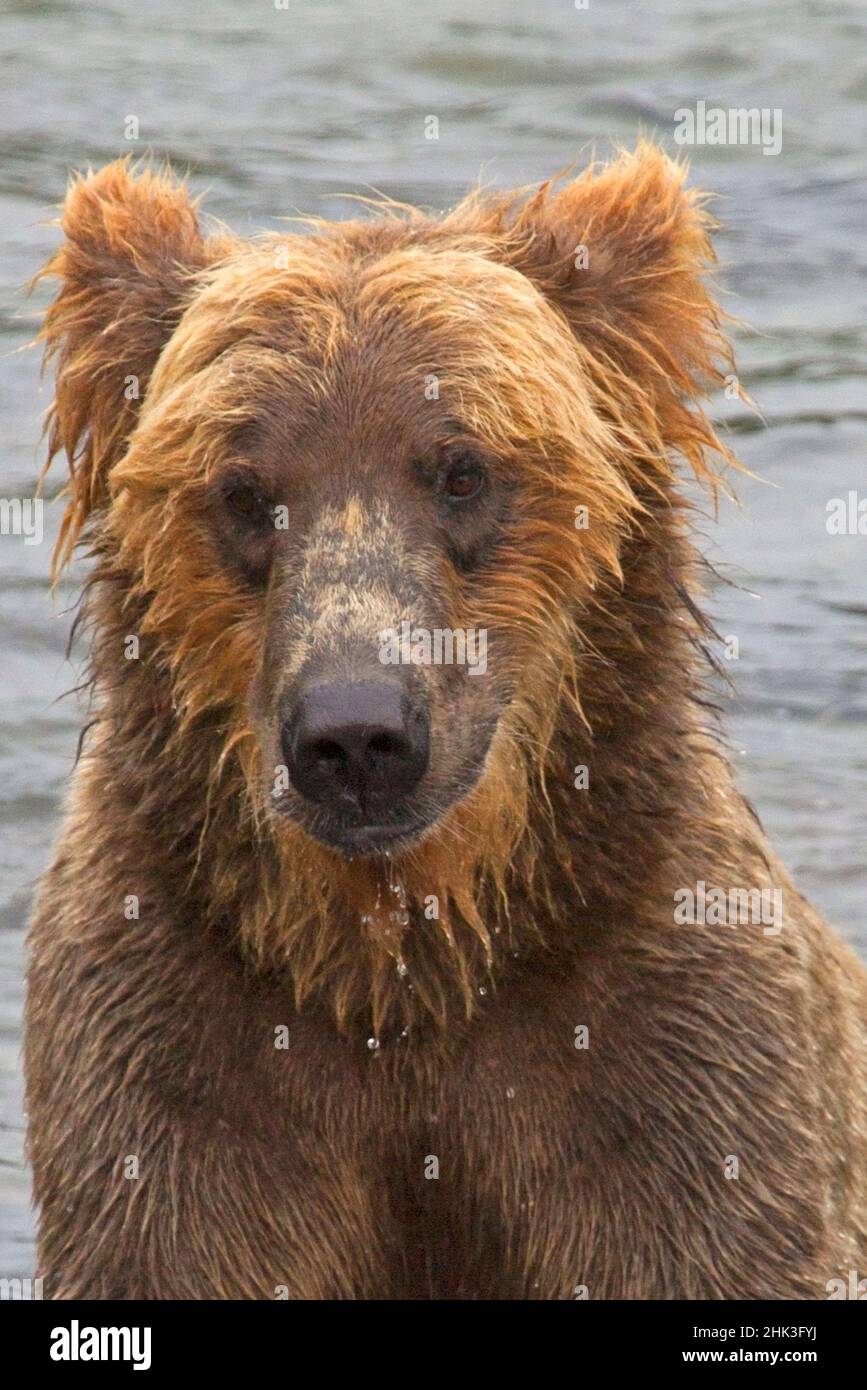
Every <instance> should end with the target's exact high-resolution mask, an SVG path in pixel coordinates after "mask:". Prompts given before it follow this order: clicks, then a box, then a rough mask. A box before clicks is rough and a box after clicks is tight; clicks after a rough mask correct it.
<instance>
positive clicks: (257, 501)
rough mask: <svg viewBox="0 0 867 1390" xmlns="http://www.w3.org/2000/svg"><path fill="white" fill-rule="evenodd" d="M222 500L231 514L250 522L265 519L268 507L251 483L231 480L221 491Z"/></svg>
mask: <svg viewBox="0 0 867 1390" xmlns="http://www.w3.org/2000/svg"><path fill="white" fill-rule="evenodd" d="M223 500H224V501H225V504H226V506H227V507H228V509H229V511H230V512H231V513H232V514H233V516H236V517H239V518H240V520H241V521H246V522H248V523H250V524H252V523H256V522H263V521H266V520H267V518H268V515H269V511H270V508H269V506H268V503H267V502H266V501H265V498H264V497H263V496H262V494H261V493H260V492H259V491H258V490H257V489H256V488H255V487H253V485H252V484H251V483H244V482H232V483H229V485H228V486H227V487H226V488H225V489H224V491H223Z"/></svg>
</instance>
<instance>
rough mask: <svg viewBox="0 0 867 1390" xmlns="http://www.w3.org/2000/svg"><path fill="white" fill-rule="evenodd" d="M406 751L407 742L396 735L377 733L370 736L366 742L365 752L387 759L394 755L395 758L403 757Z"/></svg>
mask: <svg viewBox="0 0 867 1390" xmlns="http://www.w3.org/2000/svg"><path fill="white" fill-rule="evenodd" d="M406 751H407V740H406V739H405V738H401V737H400V736H399V735H397V734H388V733H378V734H371V736H370V738H369V739H368V740H367V752H368V753H374V754H379V755H381V756H382V757H388V756H389V754H394V756H395V757H398V758H400V757H403V756H404V754H405V753H406Z"/></svg>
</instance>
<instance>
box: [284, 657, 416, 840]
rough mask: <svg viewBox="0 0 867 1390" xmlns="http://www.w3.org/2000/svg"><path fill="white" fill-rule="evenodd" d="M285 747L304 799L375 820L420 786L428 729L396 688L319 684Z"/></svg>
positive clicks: (301, 703) (300, 703) (305, 698)
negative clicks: (362, 814) (376, 815)
mask: <svg viewBox="0 0 867 1390" xmlns="http://www.w3.org/2000/svg"><path fill="white" fill-rule="evenodd" d="M281 743H282V748H283V757H284V759H285V762H286V767H287V769H288V772H289V776H290V778H291V779H292V782H293V784H294V786H295V787H296V789H297V790H298V791H299V792H300V793H301V795H302V796H306V797H308V798H309V800H311V801H316V802H319V803H323V804H325V805H327V806H329V807H330V808H331V809H334V810H341V809H342V810H352V811H358V810H361V811H362V812H363V813H365V814H370V813H371V812H375V813H378V812H382V811H386V810H389V809H391V808H392V807H393V805H394V802H395V801H396V800H398V799H399V798H400V797H403V796H406V795H407V794H408V793H409V792H411V791H412V790H413V788H414V787H415V786H416V785H417V784H418V783H419V782H420V781H421V779H422V777H423V776H424V773H425V771H426V769H427V765H428V757H429V752H430V726H429V721H428V718H427V714H426V713H425V711H424V710H423V709H421V708H419V707H418V706H417V705H414V704H413V703H412V702H411V701H410V699H409V696H408V693H407V691H406V690H405V689H404V688H403V687H402V686H401V685H400V684H398V683H396V682H386V681H353V682H349V683H346V684H344V683H333V684H322V685H314V686H311V687H309V688H308V689H306V690H304V691H302V693H301V695H300V696H299V698H298V700H297V702H296V704H295V706H294V708H293V709H292V711H291V713H290V715H289V718H288V719H287V720H286V721H285V723H284V724H283V727H282V730H281Z"/></svg>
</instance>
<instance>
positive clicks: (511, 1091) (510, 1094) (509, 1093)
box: [506, 1086, 515, 1100]
mask: <svg viewBox="0 0 867 1390" xmlns="http://www.w3.org/2000/svg"><path fill="white" fill-rule="evenodd" d="M514 1099H515V1088H514V1086H508V1087H507V1088H506V1100H514Z"/></svg>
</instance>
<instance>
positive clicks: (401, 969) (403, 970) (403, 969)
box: [397, 960, 409, 1037]
mask: <svg viewBox="0 0 867 1390" xmlns="http://www.w3.org/2000/svg"><path fill="white" fill-rule="evenodd" d="M397 973H398V975H400V977H401V979H403V977H404V975H406V974H408V973H409V966H408V965H407V964H406V962H405V961H402V960H399V961H398V962H397ZM402 1036H403V1034H401V1037H402Z"/></svg>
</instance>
